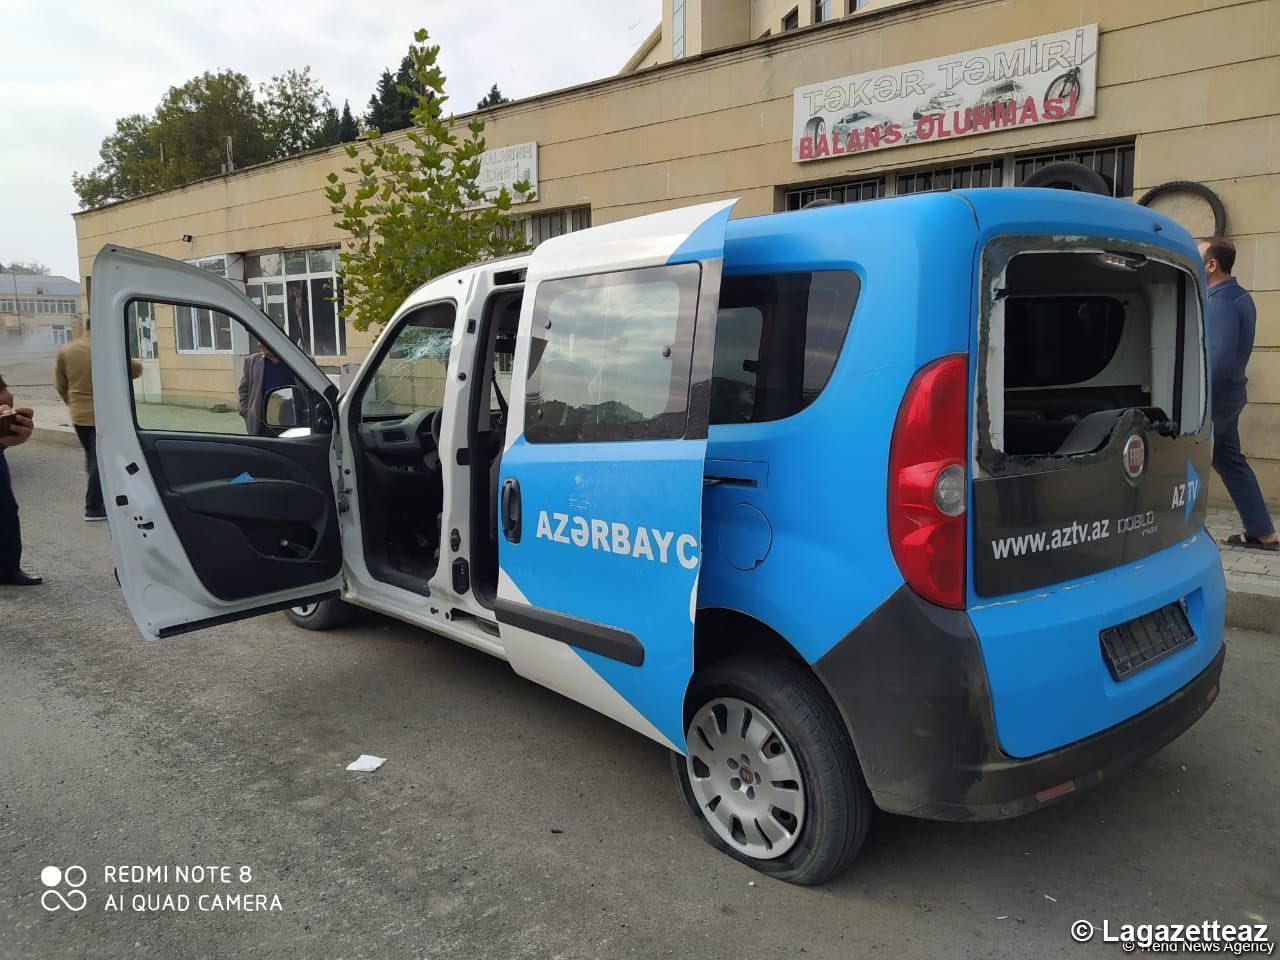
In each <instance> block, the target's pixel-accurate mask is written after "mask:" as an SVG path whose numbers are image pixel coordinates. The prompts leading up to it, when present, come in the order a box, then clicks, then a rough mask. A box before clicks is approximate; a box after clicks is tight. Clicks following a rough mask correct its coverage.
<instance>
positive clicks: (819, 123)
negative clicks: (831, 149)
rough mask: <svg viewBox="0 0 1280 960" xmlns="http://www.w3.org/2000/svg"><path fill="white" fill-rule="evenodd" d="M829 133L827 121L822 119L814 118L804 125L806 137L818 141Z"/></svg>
mask: <svg viewBox="0 0 1280 960" xmlns="http://www.w3.org/2000/svg"><path fill="white" fill-rule="evenodd" d="M826 132H827V121H826V120H824V119H823V118H822V117H813V118H811V119H810V120H809V122H808V123H806V124H805V125H804V135H805V136H806V137H812V138H813V139H814V140H817V139H818V138H819V137H820V136H822V135H823V134H824V133H826Z"/></svg>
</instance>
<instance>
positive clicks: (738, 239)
mask: <svg viewBox="0 0 1280 960" xmlns="http://www.w3.org/2000/svg"><path fill="white" fill-rule="evenodd" d="M732 206H733V204H732V202H731V201H730V202H720V203H712V204H707V205H703V206H696V207H690V208H687V209H682V210H676V211H672V212H668V213H660V214H656V215H653V216H647V217H642V218H639V219H635V220H629V221H625V222H620V223H612V224H608V225H605V226H600V227H595V228H593V229H590V230H586V231H583V232H580V233H573V234H570V235H567V236H562V237H558V238H555V239H552V240H548V241H547V242H545V243H544V244H542V245H541V246H540V247H538V248H537V250H535V251H534V252H533V253H532V254H528V255H521V256H518V257H514V258H508V259H504V260H500V261H496V262H492V263H484V264H480V265H477V266H474V267H469V268H466V269H464V270H459V271H457V272H455V273H451V274H448V275H446V276H442V277H439V278H437V279H435V280H432V281H431V282H429V283H427V284H424V285H423V286H422V287H421V288H419V289H418V290H417V291H416V292H415V293H414V294H413V295H412V296H411V297H410V298H409V299H408V300H407V301H406V302H405V303H404V305H403V306H402V307H401V308H400V309H399V310H398V311H397V312H396V313H395V315H394V316H392V317H390V318H388V321H387V323H386V327H385V329H384V330H383V332H382V334H381V336H380V337H379V338H378V341H377V343H376V345H375V346H374V348H373V350H372V352H371V354H370V356H369V358H368V359H367V361H366V362H365V363H364V364H363V365H362V367H361V369H360V371H359V373H358V375H357V376H356V377H355V379H354V381H353V382H352V384H351V385H350V386H349V388H348V389H347V390H346V391H345V392H344V393H343V394H342V395H341V396H339V394H338V391H337V390H336V388H335V387H334V386H333V385H332V383H331V382H330V381H329V379H328V378H327V377H326V376H325V375H324V374H323V373H322V372H321V371H320V370H319V369H318V368H317V367H316V365H315V364H314V363H313V362H312V361H311V360H310V359H309V357H308V356H307V355H306V353H305V352H304V351H303V350H302V349H300V348H299V347H298V345H297V344H296V343H295V342H293V340H291V338H290V336H289V335H288V334H287V332H286V330H284V329H282V328H281V325H280V324H279V323H278V322H273V320H272V318H270V317H268V316H267V315H266V314H264V313H263V312H261V311H260V310H259V309H258V308H257V307H256V306H255V304H254V303H252V302H251V301H250V300H249V299H247V298H246V296H245V295H244V294H243V293H242V292H240V290H239V289H237V288H236V287H235V286H234V285H232V284H230V283H227V282H226V281H224V280H222V279H220V278H218V277H215V276H212V275H210V274H208V273H206V272H204V271H202V270H200V269H198V268H196V267H193V266H188V265H183V264H180V263H176V262H172V261H169V260H165V259H162V258H159V257H156V256H153V255H149V254H145V253H139V252H136V251H131V250H127V249H123V248H120V247H117V246H107V247H106V248H104V249H103V251H102V252H101V253H100V254H99V256H98V258H97V261H96V262H95V265H94V269H93V303H92V307H93V316H94V317H95V319H96V320H97V321H98V322H97V323H95V324H94V329H93V338H94V341H93V363H94V380H95V384H96V389H97V420H98V424H99V426H98V434H99V458H100V466H101V473H102V480H103V484H104V487H105V489H106V491H107V494H108V496H107V501H108V510H109V513H110V520H111V530H112V542H113V551H114V555H115V561H116V565H117V569H118V576H119V579H120V584H121V587H122V589H123V591H124V595H125V597H126V598H127V600H128V604H129V608H130V610H131V612H132V614H133V616H134V618H135V619H136V621H137V623H138V625H139V627H140V628H141V630H142V632H143V634H144V636H145V637H147V638H148V639H159V638H165V637H170V636H174V635H176V634H181V633H184V632H187V631H191V630H198V629H201V628H204V627H208V626H211V625H216V624H224V623H227V622H229V621H233V620H237V619H239V618H242V617H249V616H255V615H258V614H262V613H266V612H269V611H276V610H287V611H289V616H290V618H291V619H293V621H294V622H295V623H297V624H299V625H301V626H306V627H312V628H316V629H319V628H323V627H326V626H333V625H335V624H337V623H339V622H341V621H342V620H344V619H345V618H346V615H347V614H348V613H349V612H350V611H351V610H352V608H353V607H354V606H359V607H367V608H370V609H373V610H377V611H380V612H382V613H384V614H388V615H390V616H393V617H397V618H399V619H401V620H404V621H406V622H408V623H412V624H416V625H418V626H421V627H425V628H427V629H429V630H432V631H434V632H436V633H439V634H442V635H444V636H447V637H450V638H452V639H454V640H458V641H460V642H462V643H466V644H469V645H471V646H473V647H476V648H479V649H481V650H483V651H485V652H487V653H490V654H492V655H494V656H497V657H501V658H503V659H505V660H506V661H508V662H509V663H510V664H511V667H512V669H513V670H515V671H516V672H517V673H518V674H520V675H522V676H524V677H527V678H529V679H531V680H534V681H536V682H537V683H540V684H544V685H546V686H548V687H551V688H552V689H555V690H558V691H560V692H561V693H563V694H565V695H566V696H568V697H571V698H573V699H574V700H577V701H579V702H581V703H584V704H587V705H588V706H590V707H592V708H594V709H595V710H598V711H599V712H601V713H603V714H606V715H607V716H610V717H613V718H614V719H616V720H618V721H620V722H622V723H624V724H626V725H628V726H629V727H631V728H633V729H634V730H636V731H638V732H639V733H641V734H643V735H644V736H646V737H649V738H650V739H652V740H655V741H657V742H658V743H660V744H662V745H663V746H665V747H667V748H668V749H669V750H671V751H672V756H673V762H674V768H675V775H676V779H677V781H678V783H679V788H680V791H681V793H682V795H683V797H684V799H685V801H686V802H687V804H688V807H689V810H690V812H691V813H692V815H693V817H694V818H695V820H696V821H697V823H698V825H699V827H700V829H701V832H702V833H703V835H704V836H705V837H706V838H707V840H708V841H710V843H711V844H713V845H714V846H716V847H718V848H719V849H721V850H723V851H724V852H726V853H728V854H729V855H731V856H733V857H736V858H737V859H739V860H741V861H743V862H745V863H747V864H750V865H751V866H753V867H755V868H757V869H759V870H761V871H763V872H765V873H768V874H771V875H773V876H776V877H779V878H781V879H784V880H789V881H792V882H796V883H806V884H812V883H819V882H822V881H823V880H825V879H827V878H829V877H831V876H832V875H834V874H835V873H836V872H838V871H840V870H841V869H843V868H844V867H845V866H846V865H848V864H849V863H850V861H851V860H852V859H853V858H854V856H855V854H856V853H857V851H858V848H859V846H860V845H861V843H862V841H863V838H864V836H865V834H866V831H867V828H868V825H869V823H870V819H871V816H872V812H873V810H875V809H876V808H880V809H882V810H888V811H892V812H894V813H900V814H909V815H912V816H918V817H929V818H938V819H949V820H970V819H973V820H979V819H997V818H1004V817H1012V816H1016V815H1019V814H1022V813H1026V812H1028V811H1032V810H1036V809H1039V808H1040V807H1043V806H1045V805H1047V804H1050V803H1053V802H1055V801H1058V800H1061V799H1063V798H1065V797H1068V796H1070V795H1072V794H1074V793H1077V792H1079V791H1080V790H1083V789H1085V788H1087V787H1090V786H1092V785H1094V784H1096V783H1098V782H1099V781H1101V780H1104V779H1108V778H1111V777H1113V776H1115V775H1116V774H1118V773H1120V772H1121V771H1123V770H1125V769H1127V768H1129V767H1132V766H1134V765H1135V764H1136V763H1138V761H1140V760H1141V759H1143V758H1144V757H1146V756H1148V755H1149V754H1151V753H1152V752H1154V751H1155V750H1157V749H1159V748H1161V747H1162V746H1164V745H1165V744H1167V743H1169V742H1170V741H1171V740H1173V739H1174V738H1175V737H1177V736H1178V735H1179V734H1180V733H1182V731H1184V730H1185V729H1187V727H1189V726H1190V725H1191V724H1192V723H1194V722H1195V721H1196V719H1197V718H1199V716H1200V715H1201V714H1202V713H1203V712H1204V711H1205V710H1206V709H1207V708H1208V706H1209V705H1210V704H1211V703H1212V701H1213V700H1214V698H1215V696H1216V694H1217V692H1218V678H1219V674H1220V672H1221V669H1222V663H1223V656H1224V647H1223V609H1224V587H1223V577H1222V572H1221V567H1220V564H1219V559H1218V552H1217V549H1216V547H1215V545H1214V543H1213V542H1212V540H1211V539H1210V538H1209V537H1208V535H1207V534H1206V533H1205V529H1204V510H1205V499H1206V493H1205V490H1204V480H1205V478H1206V477H1207V476H1208V468H1209V453H1210V450H1209V443H1210V441H1209V421H1208V419H1207V417H1206V415H1205V411H1206V409H1207V402H1208V384H1207V379H1206V373H1205V371H1206V363H1205V342H1204V323H1203V314H1204V297H1205V285H1204V280H1203V277H1202V272H1201V268H1200V261H1199V257H1198V256H1197V253H1196V248H1195V245H1194V243H1193V242H1192V239H1191V237H1190V236H1188V234H1187V233H1186V232H1185V231H1184V230H1183V229H1181V228H1180V227H1178V226H1177V225H1176V224H1174V223H1173V222H1172V221H1170V220H1168V219H1165V218H1163V217H1161V216H1159V215H1157V214H1154V213H1152V212H1151V211H1149V210H1146V209H1144V208H1141V207H1137V206H1133V205H1129V204H1126V203H1123V202H1119V201H1113V200H1110V199H1104V198H1100V197H1096V196H1089V195H1084V194H1073V193H1068V192H1061V191H1045V190H1032V189H1022V190H999V189H987V190H977V191H971V192H967V191H956V192H953V193H947V194H933V195H924V196H914V197H908V198H900V199H893V200H886V201H880V202H874V203H864V204H856V205H849V206H833V207H826V208H822V209H813V210H806V211H800V212H795V213H783V214H775V215H771V216H763V217H756V218H751V219H741V220H730V219H729V214H730V210H731V208H732ZM143 304H145V305H146V311H147V315H148V316H152V317H156V318H157V321H156V322H157V323H158V325H159V326H160V334H161V339H162V343H163V338H164V336H165V332H164V321H163V319H162V318H163V316H164V312H163V311H164V310H165V309H168V310H170V311H171V313H170V314H169V315H170V316H180V317H184V318H190V317H192V316H197V315H206V316H210V317H214V318H223V319H224V320H225V321H226V322H227V323H232V324H236V325H242V326H243V329H244V331H246V333H247V334H248V335H250V336H252V337H254V338H257V339H258V340H260V341H261V342H262V343H263V344H265V345H267V346H268V347H269V348H270V350H271V351H273V352H274V353H275V355H276V356H278V357H279V358H280V359H281V360H282V361H283V362H284V363H285V364H286V365H287V367H288V368H289V370H290V371H291V373H292V377H293V378H294V379H293V383H292V384H289V385H286V386H282V387H279V388H278V389H276V390H274V391H272V392H271V394H270V395H269V396H267V397H266V399H265V403H264V407H263V410H264V413H263V416H264V419H265V421H266V422H267V425H268V426H269V429H267V430H264V431H260V432H261V433H263V434H265V435H255V436H245V435H234V434H233V432H227V433H226V434H225V435H219V434H209V433H194V432H181V431H178V430H175V429H173V428H172V427H169V428H166V427H165V426H164V424H163V423H157V422H155V421H154V418H153V417H152V416H151V414H150V413H149V409H150V408H149V407H148V405H146V404H143V403H140V402H135V397H134V392H133V389H132V388H131V385H130V378H129V365H128V362H127V360H128V346H127V343H128V336H127V327H128V323H129V318H130V317H136V316H137V315H138V311H139V309H140V307H141V305H143ZM277 320H279V318H278V317H277ZM184 322H185V321H184ZM216 322H218V323H221V322H222V320H217V321H216ZM286 326H287V324H286ZM620 799H621V798H619V800H620Z"/></svg>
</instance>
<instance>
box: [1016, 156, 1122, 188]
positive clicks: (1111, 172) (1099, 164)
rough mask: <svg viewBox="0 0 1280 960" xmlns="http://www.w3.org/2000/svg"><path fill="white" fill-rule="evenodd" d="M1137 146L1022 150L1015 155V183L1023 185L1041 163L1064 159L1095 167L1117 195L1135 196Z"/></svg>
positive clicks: (1044, 164) (1017, 185) (1091, 167)
mask: <svg viewBox="0 0 1280 960" xmlns="http://www.w3.org/2000/svg"><path fill="white" fill-rule="evenodd" d="M1135 154H1136V148H1135V146H1134V144H1132V143H1119V144H1115V143H1113V144H1110V145H1108V146H1102V147H1093V148H1091V149H1088V150H1058V151H1052V152H1047V153H1030V154H1020V155H1018V156H1016V157H1014V158H1013V184H1012V185H1013V186H1015V187H1020V186H1022V184H1023V182H1024V181H1026V179H1027V177H1029V176H1031V175H1032V174H1033V173H1035V172H1036V171H1037V170H1039V169H1040V168H1041V167H1044V166H1046V165H1047V164H1050V163H1056V162H1058V161H1060V160H1070V161H1072V162H1073V163H1082V164H1084V165H1085V166H1086V167H1089V168H1090V169H1092V170H1094V171H1095V172H1096V173H1097V174H1098V175H1099V176H1101V177H1102V179H1103V180H1105V181H1106V182H1107V186H1108V187H1110V188H1111V196H1113V197H1131V196H1133V163H1134V156H1135Z"/></svg>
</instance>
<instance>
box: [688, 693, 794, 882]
mask: <svg viewBox="0 0 1280 960" xmlns="http://www.w3.org/2000/svg"><path fill="white" fill-rule="evenodd" d="M685 739H686V741H687V744H688V748H689V755H688V757H686V758H685V764H686V767H687V769H688V772H689V786H690V787H691V788H692V791H693V796H694V799H695V800H697V802H698V806H699V808H700V809H701V810H702V815H703V816H704V817H706V819H707V822H708V823H709V824H711V827H712V829H713V830H715V832H716V833H717V834H718V835H719V836H720V838H721V839H722V840H724V842H725V843H727V844H729V845H730V846H731V847H733V848H734V849H735V850H738V851H740V852H741V853H743V854H745V855H746V856H749V857H753V858H755V859H758V860H773V859H775V858H777V857H780V856H782V855H783V854H785V853H786V852H787V851H788V850H790V849H791V848H792V847H794V846H795V844H796V841H797V840H799V838H800V830H801V828H802V827H803V826H804V815H805V796H804V784H803V781H802V780H801V779H800V766H799V763H798V762H797V760H796V756H795V753H794V752H793V751H792V749H791V745H790V744H789V743H787V740H786V738H785V737H783V736H782V733H781V731H779V730H778V727H777V725H776V724H774V722H773V721H772V720H771V719H770V718H769V717H768V716H767V715H766V714H765V713H764V711H762V710H760V709H759V708H758V707H754V706H752V705H751V704H749V703H747V702H746V701H744V700H738V699H736V698H734V697H719V698H717V699H715V700H712V701H710V702H709V703H707V704H705V705H704V706H703V707H702V709H700V710H699V711H698V712H697V713H696V714H695V715H694V717H693V720H692V722H691V723H690V724H689V730H688V733H687V734H686V738H685Z"/></svg>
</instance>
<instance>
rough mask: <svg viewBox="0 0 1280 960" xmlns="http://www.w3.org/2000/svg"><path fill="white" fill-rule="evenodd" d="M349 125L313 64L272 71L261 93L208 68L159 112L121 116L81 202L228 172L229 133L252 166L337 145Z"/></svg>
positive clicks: (84, 182) (236, 152)
mask: <svg viewBox="0 0 1280 960" xmlns="http://www.w3.org/2000/svg"><path fill="white" fill-rule="evenodd" d="M341 126H342V117H341V116H340V115H339V114H338V113H337V111H335V110H333V108H332V105H331V104H330V103H329V96H328V94H326V93H325V91H324V88H323V87H321V86H320V84H319V83H317V82H316V81H315V80H314V79H313V78H312V77H311V70H310V68H309V67H306V68H304V69H302V70H301V71H298V70H288V71H286V72H285V73H284V74H281V75H280V76H276V77H272V79H271V82H270V83H266V84H262V85H261V86H260V87H259V88H258V91H257V93H256V95H255V92H254V88H253V86H252V85H251V84H250V83H249V78H248V77H246V76H245V75H244V74H242V73H237V72H236V71H234V70H222V71H219V72H217V73H203V74H201V75H200V76H198V77H192V78H191V79H190V80H188V81H187V82H186V83H184V84H181V85H180V86H176V87H170V88H169V91H168V92H167V93H166V94H165V95H164V98H163V99H162V100H161V101H160V103H159V104H158V105H157V106H156V109H155V112H154V113H153V114H141V113H137V114H132V115H130V116H127V117H122V118H121V119H119V120H117V121H116V129H115V132H114V133H113V134H111V135H110V136H108V137H106V138H105V139H104V140H103V141H102V148H101V150H100V151H99V154H100V156H101V162H100V163H99V164H98V165H97V166H96V167H94V168H93V170H91V171H90V172H89V173H87V174H84V175H81V174H79V173H77V174H74V175H73V176H72V178H71V184H72V186H73V187H74V188H75V191H76V193H77V195H79V197H80V206H81V207H83V208H91V207H97V206H101V205H102V204H104V203H110V202H112V201H115V200H127V199H129V198H130V197H137V196H141V195H142V194H144V193H151V192H153V191H156V190H167V189H169V188H171V187H177V186H181V185H183V184H186V183H191V182H192V181H194V180H199V179H202V178H203V177H210V176H214V175H216V174H218V173H221V172H222V171H223V170H224V165H225V164H226V162H227V138H228V137H230V138H231V152H232V160H233V162H234V164H235V166H236V167H247V166H250V165H252V164H255V163H262V162H264V161H267V160H274V159H277V158H280V157H285V156H289V155H290V154H293V153H297V152H298V151H300V150H307V149H310V148H312V147H317V146H327V145H329V144H330V143H337V142H338V140H339V139H340V138H341V136H342V133H341Z"/></svg>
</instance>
